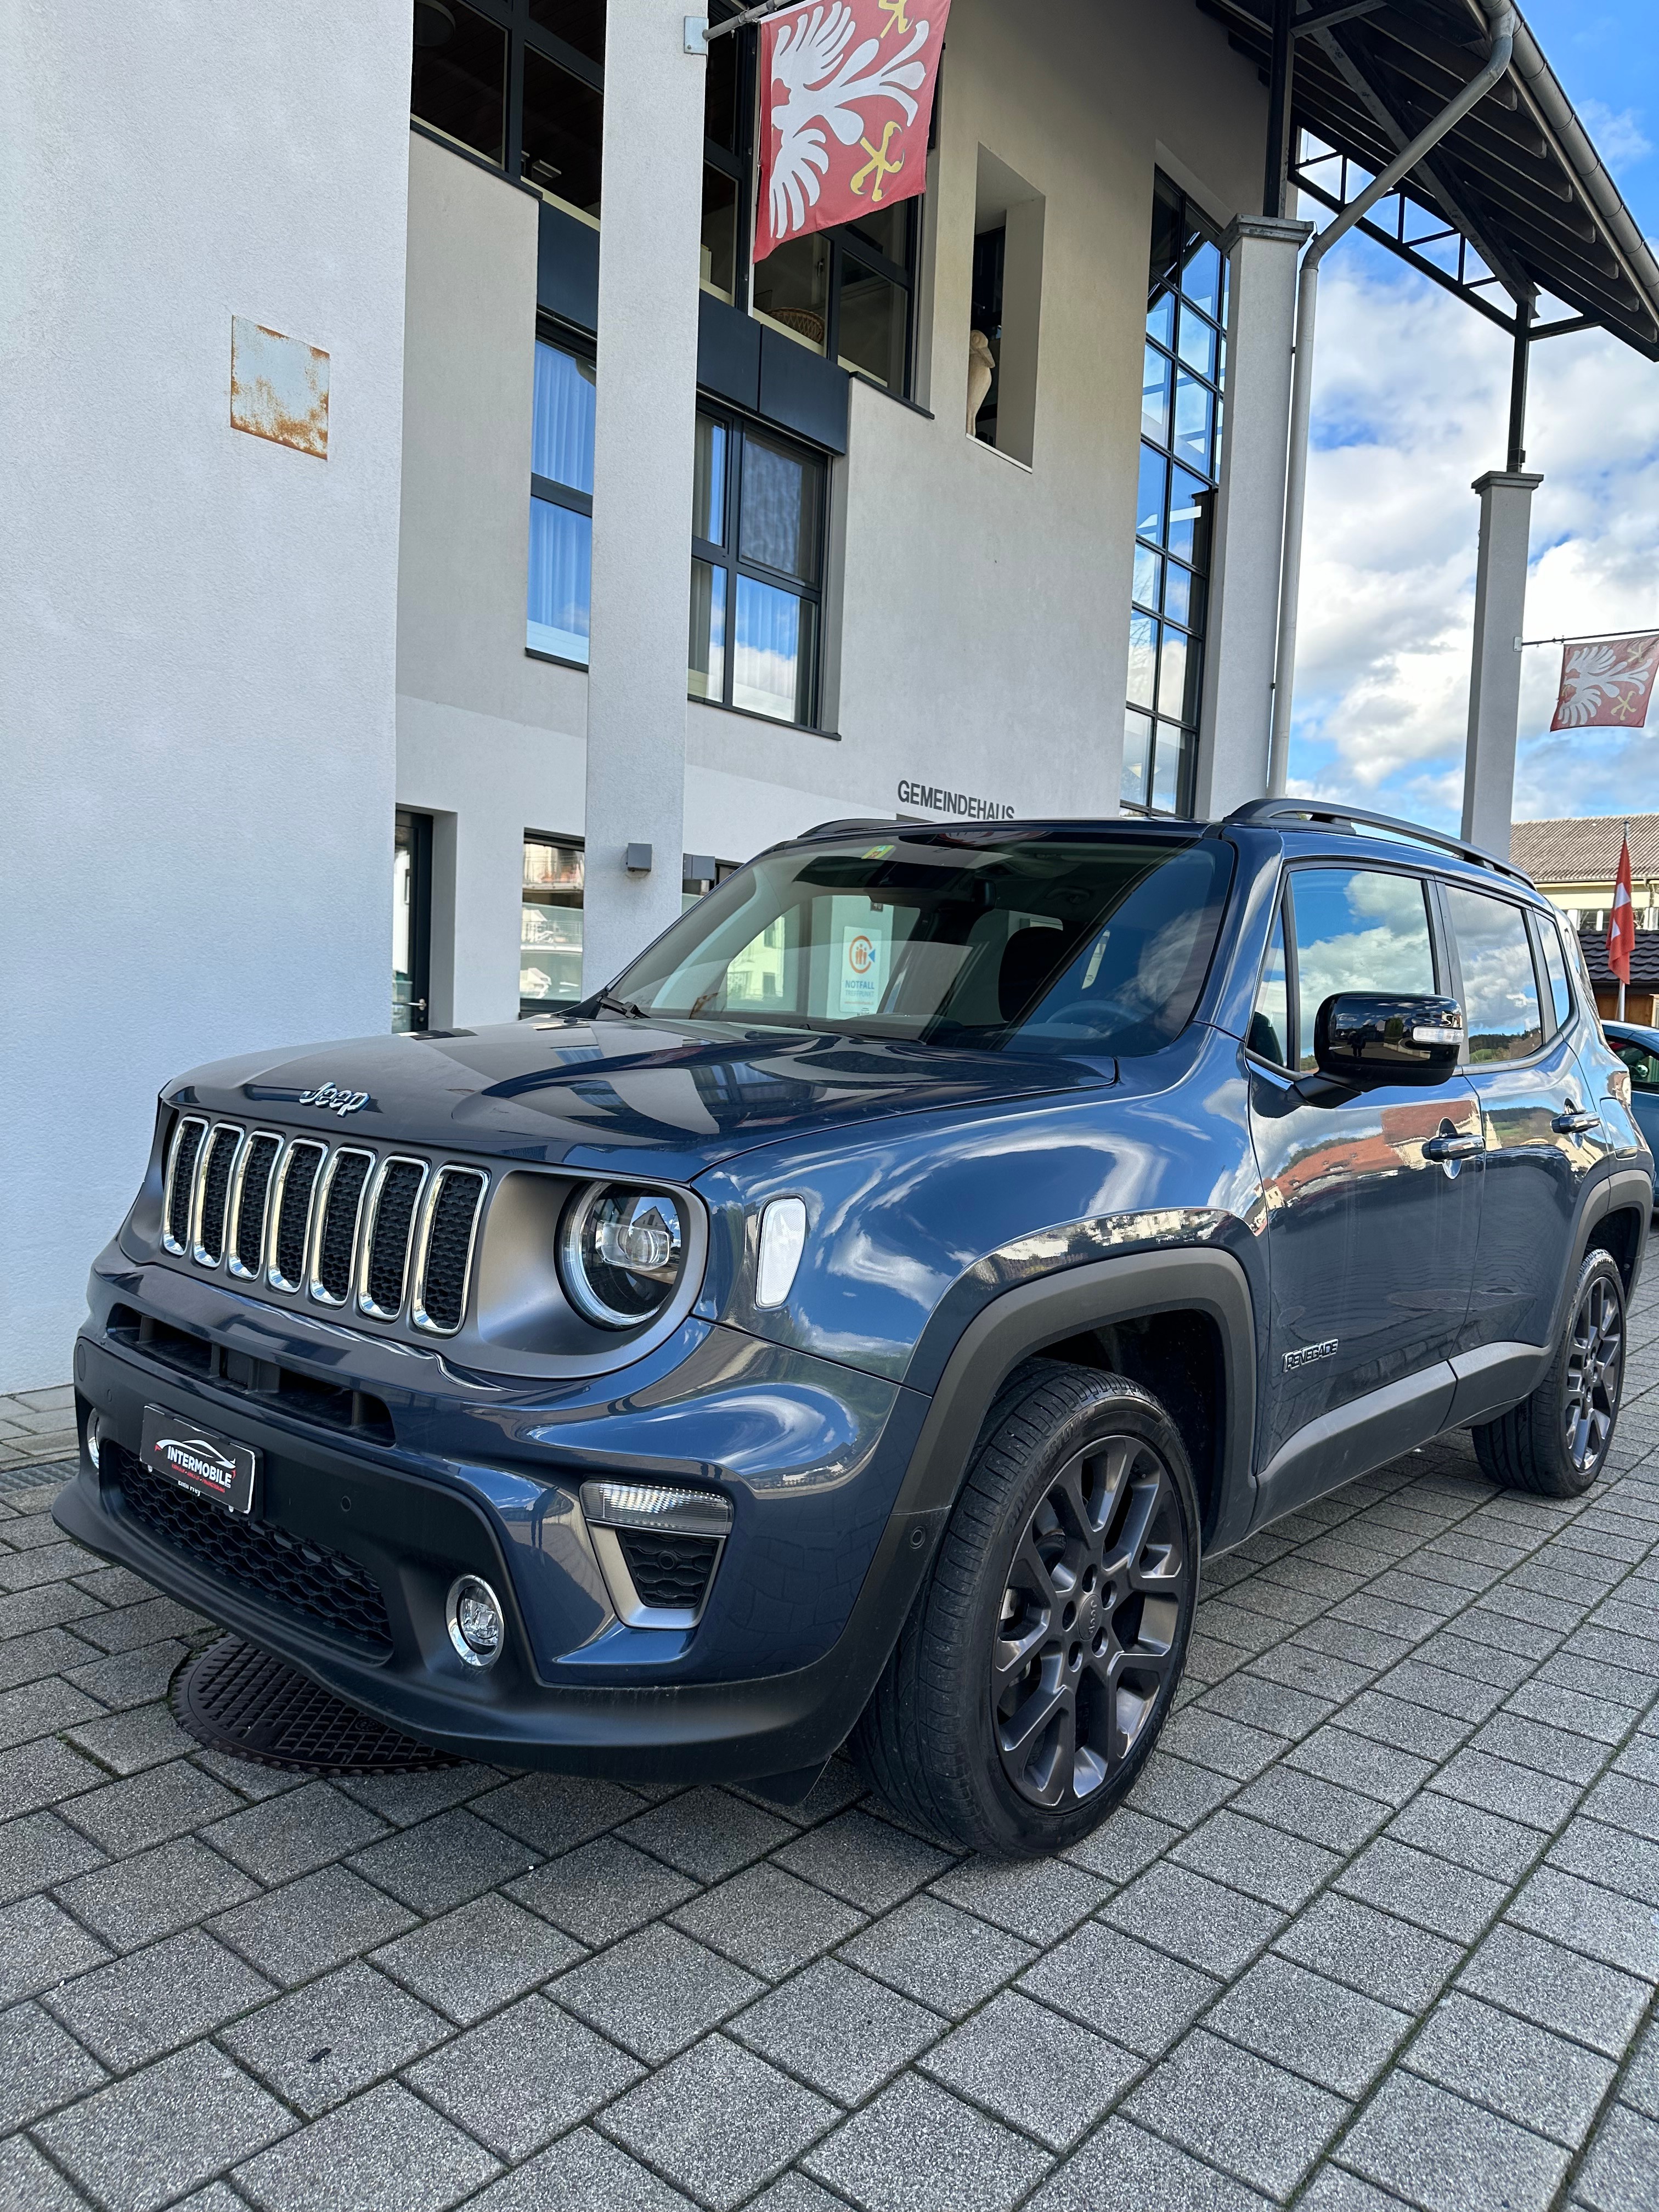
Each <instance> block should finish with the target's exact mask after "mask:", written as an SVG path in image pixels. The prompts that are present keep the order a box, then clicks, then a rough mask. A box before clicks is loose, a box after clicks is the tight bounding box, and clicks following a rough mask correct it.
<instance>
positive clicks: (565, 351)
mask: <svg viewBox="0 0 1659 2212" xmlns="http://www.w3.org/2000/svg"><path fill="white" fill-rule="evenodd" d="M592 582H593V364H592V362H591V361H589V360H587V359H586V357H585V356H583V355H581V354H579V353H573V352H572V351H571V350H570V349H569V347H568V346H565V345H555V344H553V343H550V341H549V340H548V339H546V338H540V337H538V339H537V341H536V396H535V402H534V411H533V413H532V417H531V433H530V590H529V599H528V605H527V606H526V622H525V643H526V646H527V647H529V649H530V651H531V652H532V653H546V654H549V655H550V656H551V657H552V658H553V659H556V660H573V661H575V662H577V663H578V664H579V665H580V666H582V667H584V668H585V667H586V665H587V614H588V603H589V599H590V598H591V596H592Z"/></svg>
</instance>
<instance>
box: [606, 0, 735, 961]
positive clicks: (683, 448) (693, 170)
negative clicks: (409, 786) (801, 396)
mask: <svg viewBox="0 0 1659 2212" xmlns="http://www.w3.org/2000/svg"><path fill="white" fill-rule="evenodd" d="M685 15H686V0H612V5H611V9H610V11H609V17H608V20H607V22H606V26H605V143H604V152H603V167H602V173H601V204H600V217H599V222H600V230H599V378H598V391H597V402H596V405H595V410H594V426H593V594H592V614H591V635H590V639H589V651H590V654H591V659H590V662H589V674H588V679H587V808H586V840H587V866H586V885H585V889H584V892H583V908H584V915H583V931H584V943H583V955H582V982H583V987H584V989H586V990H590V991H591V990H595V989H597V988H598V987H599V986H600V985H601V984H603V983H605V982H608V981H610V980H611V977H612V976H613V975H616V974H617V971H618V969H621V968H623V966H624V965H625V964H626V963H627V962H628V961H629V960H630V959H632V958H633V957H634V955H635V953H637V952H638V951H640V950H641V947H642V946H643V945H646V944H647V943H648V942H649V941H650V939H652V938H653V937H655V936H656V935H657V933H659V931H660V930H662V929H665V928H666V927H667V926H668V924H669V923H670V922H671V921H673V919H674V917H675V916H676V915H678V912H679V910H680V856H681V851H682V847H683V842H684V833H683V817H684V801H685V714H686V703H685V702H686V683H685V671H686V634H687V626H688V623H689V620H690V616H689V607H690V578H691V489H692V445H693V438H694V420H695V416H696V382H697V299H698V284H697V270H698V257H697V244H698V239H699V236H700V232H701V224H702V140H703V87H704V81H705V77H706V75H707V70H708V64H707V62H706V60H705V59H704V58H703V57H702V55H692V54H688V53H687V52H685V50H684V22H685ZM641 845H644V846H648V847H649V848H650V850H651V868H650V872H649V873H648V874H643V873H637V872H629V869H628V868H627V866H626V857H627V853H628V848H629V846H641Z"/></svg>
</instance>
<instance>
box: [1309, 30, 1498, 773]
mask: <svg viewBox="0 0 1659 2212" xmlns="http://www.w3.org/2000/svg"><path fill="white" fill-rule="evenodd" d="M1483 3H1484V0H1483ZM1488 17H1489V21H1491V23H1492V45H1491V46H1490V48H1489V49H1488V51H1487V54H1486V66H1485V68H1483V69H1482V70H1481V71H1480V75H1479V76H1474V77H1471V78H1470V80H1469V82H1468V83H1467V84H1466V85H1465V86H1464V87H1463V89H1462V92H1460V93H1459V94H1458V95H1457V97H1456V98H1455V100H1453V101H1452V102H1451V103H1450V105H1449V106H1447V107H1445V108H1444V109H1443V110H1442V112H1440V113H1439V114H1438V115H1437V116H1436V117H1435V118H1434V120H1433V122H1432V123H1431V124H1429V125H1428V126H1427V127H1426V129H1425V130H1423V131H1419V133H1418V135H1417V137H1415V138H1413V140H1412V143H1411V144H1410V145H1409V146H1407V148H1406V149H1405V150H1404V152H1403V153H1400V154H1396V155H1395V158H1394V160H1393V161H1390V162H1389V166H1388V167H1387V168H1386V169H1384V170H1383V171H1382V172H1381V173H1380V174H1378V175H1377V176H1376V177H1374V178H1373V179H1371V181H1370V184H1369V185H1367V186H1366V187H1365V189H1364V191H1363V192H1361V193H1360V195H1359V197H1358V199H1356V200H1353V201H1351V202H1350V203H1349V204H1348V205H1347V206H1346V207H1345V208H1344V209H1343V210H1342V212H1341V214H1340V216H1337V218H1336V220H1335V221H1334V222H1330V223H1328V224H1327V225H1326V226H1325V228H1324V229H1323V230H1322V231H1321V232H1320V234H1319V235H1318V236H1317V237H1316V239H1315V240H1313V242H1312V244H1311V245H1310V246H1309V248H1308V250H1307V252H1306V253H1305V254H1304V256H1303V260H1302V273H1301V276H1300V277H1299V279H1298V281H1297V297H1296V349H1295V351H1296V359H1295V368H1294V372H1293V374H1292V378H1291V447H1290V459H1289V465H1288V468H1287V471H1286V477H1285V546H1284V553H1283V557H1282V560H1281V562H1280V567H1279V644H1278V648H1277V650H1276V652H1275V653H1274V656H1273V738H1272V742H1271V744H1270V745H1269V748H1268V754H1267V796H1268V797H1269V798H1270V799H1279V798H1282V797H1283V796H1284V793H1285V779H1286V776H1287V775H1288V774H1289V770H1290V759H1291V704H1292V701H1293V697H1294V691H1295V679H1296V626H1297V602H1298V599H1299V598H1300V595H1301V588H1302V522H1303V510H1304V505H1305V503H1306V498H1307V489H1308V432H1309V427H1310V422H1311V421H1312V416H1313V360H1314V331H1315V327H1316V319H1317V315H1318V309H1319V264H1320V263H1321V262H1322V260H1323V259H1324V258H1325V256H1326V255H1327V254H1328V252H1330V250H1331V248H1332V246H1335V245H1336V244H1338V243H1339V241H1340V240H1342V239H1343V238H1345V237H1346V235H1347V234H1348V233H1349V231H1351V230H1352V228H1353V227H1354V225H1355V224H1356V223H1357V222H1359V221H1360V219H1361V218H1362V216H1366V215H1368V214H1369V213H1370V210H1371V209H1372V208H1374V207H1375V206H1376V203H1377V202H1378V200H1380V199H1385V198H1386V197H1388V195H1389V193H1390V192H1391V191H1394V190H1395V186H1396V185H1398V184H1399V183H1400V182H1401V179H1403V178H1404V177H1406V176H1407V175H1409V173H1411V171H1412V170H1413V169H1414V168H1415V167H1417V164H1418V163H1419V161H1421V160H1422V158H1423V156H1424V155H1425V154H1426V153H1428V152H1430V151H1431V149H1432V148H1433V147H1435V146H1436V145H1437V144H1438V143H1439V142H1440V140H1441V139H1443V137H1445V136H1446V133H1447V132H1448V131H1450V130H1452V129H1453V128H1454V127H1455V125H1457V124H1459V123H1461V122H1462V119H1463V118H1464V116H1466V115H1467V114H1468V112H1469V110H1470V109H1471V108H1472V107H1473V106H1474V105H1475V103H1476V102H1477V101H1478V100H1481V99H1483V98H1484V97H1485V95H1486V94H1487V93H1488V92H1489V91H1490V90H1491V89H1492V86H1493V85H1495V84H1496V83H1497V82H1498V78H1499V77H1501V76H1503V75H1504V71H1505V70H1507V69H1508V68H1509V65H1510V54H1511V52H1512V51H1513V49H1514V45H1515V33H1516V23H1517V21H1518V18H1517V17H1516V12H1515V10H1514V9H1513V8H1512V7H1510V6H1508V5H1507V4H1505V5H1504V6H1501V7H1498V8H1496V9H1489V10H1488Z"/></svg>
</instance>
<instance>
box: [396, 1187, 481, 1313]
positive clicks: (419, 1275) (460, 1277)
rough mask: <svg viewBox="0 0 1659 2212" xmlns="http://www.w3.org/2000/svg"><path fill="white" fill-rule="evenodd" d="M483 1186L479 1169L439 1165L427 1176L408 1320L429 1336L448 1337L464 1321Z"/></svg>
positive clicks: (416, 1241) (416, 1246)
mask: <svg viewBox="0 0 1659 2212" xmlns="http://www.w3.org/2000/svg"><path fill="white" fill-rule="evenodd" d="M488 1189H489V1176H487V1175H486V1174H485V1173H484V1172H483V1169H482V1168H464V1167H442V1168H440V1169H439V1170H438V1172H437V1174H436V1175H435V1176H434V1177H433V1178H432V1182H431V1185H430V1187H429V1188H428V1194H427V1200H426V1203H425V1205H424V1206H422V1209H421V1221H420V1228H419V1230H418V1231H417V1233H416V1240H415V1286H414V1289H413V1291H412V1292H411V1293H410V1301H409V1317H410V1320H411V1321H412V1322H414V1324H415V1326H416V1328H419V1329H425V1330H427V1331H428V1333H429V1334H432V1335H434V1336H453V1334H455V1332H456V1330H457V1329H458V1328H459V1327H460V1325H461V1323H462V1322H463V1321H464V1320H465V1318H466V1301H467V1296H468V1292H469V1290H470V1287H471V1279H472V1255H473V1249H474V1247H475V1245H476V1244H477V1235H478V1216H479V1215H480V1213H481V1212H483V1200H484V1193H485V1192H486V1191H487V1190H488ZM452 1194H453V1195H452Z"/></svg>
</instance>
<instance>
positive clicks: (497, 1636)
mask: <svg viewBox="0 0 1659 2212" xmlns="http://www.w3.org/2000/svg"><path fill="white" fill-rule="evenodd" d="M448 1618H449V1640H450V1642H451V1643H452V1644H453V1645H454V1647H455V1650H456V1652H457V1654H458V1656H459V1657H460V1658H461V1659H463V1660H464V1661H465V1663H466V1664H467V1665H468V1666H469V1667H493V1666H494V1665H495V1662H496V1661H497V1660H498V1659H499V1658H500V1657H501V1644H502V1643H503V1641H504V1639H505V1638H506V1635H507V1624H506V1622H505V1621H504V1620H503V1619H502V1617H501V1600H500V1598H498V1597H497V1596H496V1595H495V1591H494V1590H493V1589H490V1587H489V1583H487V1582H484V1581H483V1580H481V1579H480V1577H478V1576H477V1575H462V1576H461V1577H460V1578H459V1580H458V1581H457V1583H455V1585H454V1587H453V1589H452V1590H451V1591H450V1593H449V1607H448Z"/></svg>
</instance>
